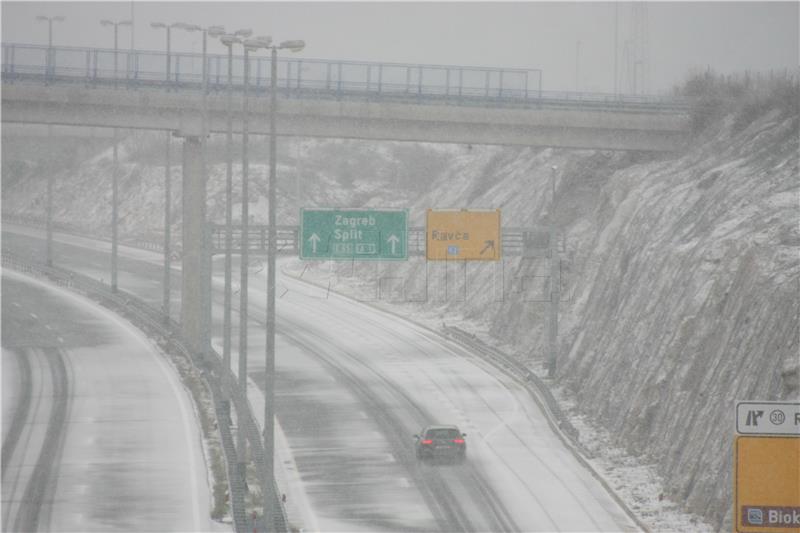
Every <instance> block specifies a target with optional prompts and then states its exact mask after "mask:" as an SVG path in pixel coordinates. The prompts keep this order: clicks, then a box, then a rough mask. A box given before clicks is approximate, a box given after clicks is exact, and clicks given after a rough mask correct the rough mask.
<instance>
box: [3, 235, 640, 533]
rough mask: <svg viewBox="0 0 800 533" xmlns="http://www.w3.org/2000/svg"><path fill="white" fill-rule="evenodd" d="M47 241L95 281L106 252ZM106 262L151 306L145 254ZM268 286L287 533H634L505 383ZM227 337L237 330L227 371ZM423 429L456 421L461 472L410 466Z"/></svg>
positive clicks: (292, 289) (445, 345) (384, 320)
mask: <svg viewBox="0 0 800 533" xmlns="http://www.w3.org/2000/svg"><path fill="white" fill-rule="evenodd" d="M11 230H13V232H12V231H11ZM22 232H24V233H27V234H28V235H27V236H26V237H25V238H22V237H21V233H20V232H19V231H18V230H17V229H16V228H14V227H13V226H4V232H3V241H4V245H5V246H6V247H9V248H11V249H12V250H15V251H18V252H22V249H23V248H24V247H31V246H33V247H34V248H28V250H27V251H26V252H25V253H27V254H28V255H30V254H31V253H38V251H39V250H41V242H40V241H37V240H35V239H32V238H31V237H32V235H30V233H31V232H30V231H29V230H24V231H22ZM58 241H59V242H58V245H57V247H56V251H57V255H56V261H57V263H58V264H60V265H62V266H65V267H67V268H71V269H74V270H76V271H79V272H82V273H87V274H92V275H94V276H95V277H101V276H100V275H98V274H97V269H98V265H106V264H107V263H106V261H107V252H106V251H105V249H106V248H107V245H106V244H105V243H102V244H100V245H98V244H96V243H92V242H90V241H87V240H84V239H81V238H76V237H71V236H58ZM120 253H121V259H122V261H121V263H120V268H121V269H124V270H126V272H125V274H124V275H121V276H120V287H121V288H122V289H123V290H128V291H131V292H134V293H136V294H137V295H139V296H141V297H142V298H143V299H145V300H147V301H149V302H151V303H152V304H154V305H157V303H156V302H159V301H160V290H161V289H160V284H159V283H154V282H155V281H157V280H160V277H159V276H160V268H159V267H158V266H157V265H159V264H160V259H161V258H160V255H159V254H156V253H151V252H144V251H140V250H130V249H126V248H125V247H121V248H120ZM101 268H102V267H101ZM234 270H235V271H236V268H235V269H234ZM257 270H258V269H254V270H253V274H252V275H253V277H254V279H252V280H251V283H250V287H251V288H250V311H249V316H250V320H251V321H252V322H251V326H250V328H249V336H248V337H249V338H248V343H249V357H248V374H249V377H250V379H251V380H252V382H253V383H255V384H257V385H258V386H263V381H264V375H263V369H264V332H263V331H264V330H263V327H260V324H262V323H263V320H264V312H265V295H264V291H263V288H264V287H265V282H264V279H263V276H264V273H263V272H260V273H258V274H256V273H255V272H256V271H257ZM217 273H219V269H217ZM175 274H176V275H179V272H177V271H176V272H175ZM106 277H107V276H106ZM173 286H180V285H179V284H176V283H174V284H173ZM278 286H279V290H278V295H279V296H280V298H279V299H278V306H277V317H278V328H277V358H276V371H277V379H276V387H277V389H276V413H277V418H278V422H279V424H280V428H281V429H280V432H279V433H280V435H279V437H278V439H277V442H278V443H279V455H278V464H277V465H276V470H277V471H278V472H279V482H280V483H281V484H282V488H283V490H285V491H286V493H287V496H288V508H289V510H290V511H292V513H293V514H292V515H291V516H290V517H289V518H290V521H291V522H292V523H293V524H294V525H295V526H298V527H302V528H304V529H306V530H319V531H397V530H415V531H634V530H636V529H637V527H636V525H635V524H634V523H633V521H632V520H631V519H630V518H629V517H628V516H627V515H626V514H625V512H624V511H623V510H622V509H621V508H620V507H619V506H618V505H617V504H616V503H615V501H614V500H613V499H612V498H611V497H610V496H609V494H608V493H607V492H606V490H605V489H604V488H603V486H602V485H601V484H600V483H598V481H597V480H596V479H595V478H594V477H593V476H592V474H591V473H590V472H589V471H588V470H586V469H585V468H584V467H583V466H582V465H581V464H580V463H579V462H578V460H577V459H576V458H575V457H574V456H573V455H572V452H571V451H570V450H568V449H567V448H565V447H564V446H563V443H562V442H561V440H560V439H559V438H558V437H557V436H556V435H554V434H553V432H552V430H551V428H550V426H549V425H548V423H547V421H546V419H545V418H544V415H543V414H542V413H541V411H540V409H539V408H538V406H537V405H536V403H535V402H534V401H533V400H532V398H531V397H530V395H529V393H528V391H527V390H526V389H525V388H524V387H523V386H521V385H520V384H518V383H516V382H515V381H514V380H513V379H511V378H509V377H508V376H506V375H504V374H502V373H501V372H500V371H498V370H497V369H495V368H494V367H492V366H491V365H489V364H487V363H485V362H484V361H482V360H481V359H479V358H477V357H476V356H474V355H472V354H470V353H468V352H466V351H465V350H463V349H462V348H460V347H458V346H456V345H455V344H453V343H451V342H449V341H447V340H446V339H444V338H442V337H440V336H438V335H436V334H435V333H434V332H431V331H429V330H427V329H425V328H422V327H419V326H416V325H414V324H412V323H410V322H407V321H405V320H403V319H400V318H398V317H396V316H394V315H391V314H388V313H385V312H382V311H379V310H376V309H374V308H372V307H370V306H367V305H364V304H362V303H359V302H355V301H353V300H350V299H347V298H345V297H341V296H338V295H336V294H333V293H331V294H329V293H328V292H327V291H325V290H323V289H320V288H318V287H316V286H313V285H310V284H308V283H305V282H303V281H301V280H296V279H294V278H292V277H290V276H287V275H283V274H279V277H278ZM221 287H222V280H221V278H219V279H215V289H219V290H215V291H214V300H215V304H216V305H215V310H214V323H215V330H214V338H213V342H214V343H215V345H217V346H221V344H222V340H221V337H220V334H221V329H222V328H221V316H222V311H221V303H222V294H221ZM234 317H236V313H234ZM234 327H236V324H235V323H234ZM235 341H236V335H234V345H233V350H232V351H233V354H232V356H233V362H232V367H233V368H234V369H236V368H237V367H238V365H237V362H236V353H237V347H236V342H235ZM250 400H251V403H252V405H253V408H254V411H255V414H256V416H257V417H262V416H263V396H261V394H260V391H258V390H252V391H251V395H250ZM430 423H443V424H457V425H458V426H459V427H460V428H461V430H462V431H464V432H465V433H467V437H466V440H467V446H468V451H467V458H468V459H467V461H466V462H465V463H464V464H463V465H450V464H420V463H418V461H417V460H416V458H415V457H414V439H413V434H415V433H418V432H419V430H420V429H421V428H422V427H423V426H424V425H427V424H430ZM281 442H285V443H286V444H287V445H288V448H287V447H281V446H280V443H281Z"/></svg>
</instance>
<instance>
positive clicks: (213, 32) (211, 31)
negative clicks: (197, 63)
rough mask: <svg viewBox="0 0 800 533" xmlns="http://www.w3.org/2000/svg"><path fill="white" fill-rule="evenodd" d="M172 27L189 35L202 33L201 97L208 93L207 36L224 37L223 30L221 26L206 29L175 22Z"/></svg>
mask: <svg viewBox="0 0 800 533" xmlns="http://www.w3.org/2000/svg"><path fill="white" fill-rule="evenodd" d="M173 26H175V27H176V28H180V29H182V30H186V31H188V32H190V33H191V32H195V31H200V32H203V95H205V94H206V93H207V92H208V54H207V49H208V48H207V47H208V43H207V40H208V36H209V35H210V36H211V37H219V36H221V35H225V28H224V27H222V26H209V27H207V28H203V27H202V26H198V25H197V24H187V23H185V22H176V23H175V24H173Z"/></svg>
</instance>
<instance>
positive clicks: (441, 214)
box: [426, 209, 502, 261]
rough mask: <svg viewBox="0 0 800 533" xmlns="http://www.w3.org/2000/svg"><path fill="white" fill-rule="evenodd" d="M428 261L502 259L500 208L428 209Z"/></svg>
mask: <svg viewBox="0 0 800 533" xmlns="http://www.w3.org/2000/svg"><path fill="white" fill-rule="evenodd" d="M426 223H427V228H426V235H427V236H426V249H427V257H428V260H429V261H461V260H469V261H498V260H500V248H501V246H502V243H501V242H500V210H499V209H497V210H494V211H475V210H467V209H460V210H457V209H448V210H436V211H434V210H433V209H428V214H427V221H426Z"/></svg>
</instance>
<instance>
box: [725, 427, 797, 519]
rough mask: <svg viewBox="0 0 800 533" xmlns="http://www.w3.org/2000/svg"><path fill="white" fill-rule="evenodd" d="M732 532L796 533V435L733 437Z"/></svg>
mask: <svg viewBox="0 0 800 533" xmlns="http://www.w3.org/2000/svg"><path fill="white" fill-rule="evenodd" d="M734 454H735V457H734V461H735V480H734V493H735V496H734V509H733V514H734V515H735V516H734V523H735V531H736V533H750V532H764V531H769V532H770V533H800V438H797V437H768V436H755V435H753V436H750V435H747V436H744V435H739V436H737V437H736V445H735V451H734Z"/></svg>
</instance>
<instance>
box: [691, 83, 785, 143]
mask: <svg viewBox="0 0 800 533" xmlns="http://www.w3.org/2000/svg"><path fill="white" fill-rule="evenodd" d="M676 92H677V93H678V94H679V95H681V96H684V97H686V98H688V99H689V100H690V101H691V110H690V115H691V123H692V131H693V132H695V133H697V132H700V131H703V130H704V129H705V128H706V127H707V126H709V125H710V124H712V123H713V122H715V121H717V120H719V119H720V118H722V117H723V116H725V115H728V114H733V115H734V129H735V130H736V131H740V130H742V129H744V128H746V127H747V126H748V125H749V124H750V123H752V122H753V120H755V119H756V118H757V117H759V116H760V115H763V114H764V113H766V112H767V111H770V110H772V109H780V110H781V111H782V112H783V113H785V114H786V115H789V116H791V115H797V114H798V113H799V111H800V110H799V109H798V106H800V72H793V73H790V72H788V71H783V72H779V73H777V74H776V73H775V72H770V73H769V74H762V73H756V74H751V73H750V72H745V73H744V74H743V75H727V76H726V75H723V74H716V73H715V72H713V71H712V70H710V69H709V70H706V71H705V72H699V73H694V74H692V75H690V77H689V79H687V80H686V82H685V83H684V85H683V87H680V88H678V89H677V90H676Z"/></svg>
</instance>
